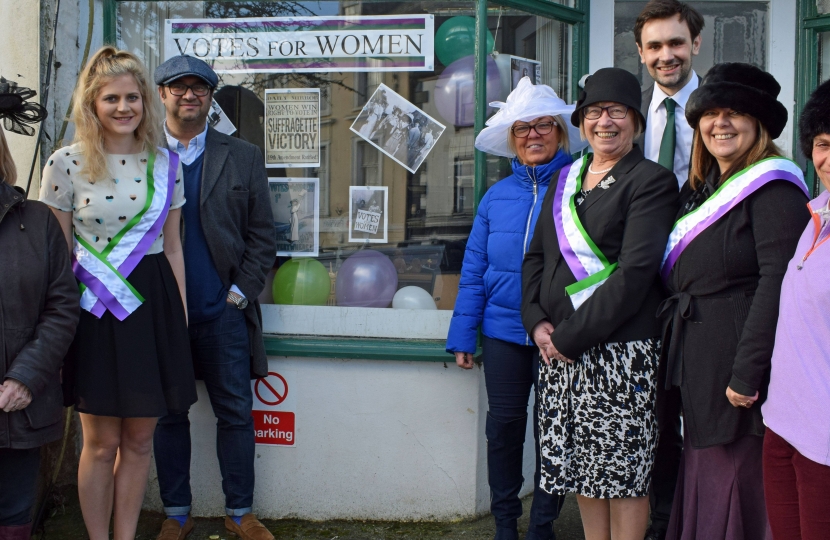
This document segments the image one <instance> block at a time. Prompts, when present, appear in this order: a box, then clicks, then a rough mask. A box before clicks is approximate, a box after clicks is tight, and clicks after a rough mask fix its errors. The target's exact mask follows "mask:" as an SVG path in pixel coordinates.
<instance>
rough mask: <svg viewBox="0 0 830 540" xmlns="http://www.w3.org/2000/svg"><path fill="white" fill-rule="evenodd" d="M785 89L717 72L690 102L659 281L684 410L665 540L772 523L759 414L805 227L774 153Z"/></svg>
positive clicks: (731, 67) (758, 529) (794, 176)
mask: <svg viewBox="0 0 830 540" xmlns="http://www.w3.org/2000/svg"><path fill="white" fill-rule="evenodd" d="M779 90H780V86H779V85H778V83H777V82H776V81H775V79H774V78H773V77H772V75H770V74H769V73H766V72H764V71H762V70H760V69H758V68H757V67H755V66H752V65H749V64H738V63H735V64H718V65H716V66H714V67H713V68H712V69H711V70H710V71H709V73H708V74H707V75H706V78H705V79H704V80H703V82H702V83H701V86H700V87H699V88H698V89H697V90H695V91H694V92H693V93H692V95H691V96H690V98H689V101H688V104H687V106H686V118H687V120H688V121H689V125H690V126H693V127H694V139H693V150H692V165H691V171H690V177H689V181H688V182H687V183H686V184H685V185H684V186H683V188H682V190H681V194H680V200H681V204H682V208H681V210H680V212H679V214H678V221H677V223H676V224H675V227H674V229H673V231H672V234H671V236H670V237H669V242H668V245H667V246H666V251H665V255H664V260H663V263H662V265H661V277H662V278H663V279H664V281H665V283H666V286H667V288H668V290H669V292H670V294H671V295H672V296H671V297H670V298H668V299H667V300H666V301H665V303H664V304H663V305H662V306H661V309H660V315H662V317H663V320H664V322H665V333H664V340H663V352H664V360H665V361H666V372H667V378H666V380H665V381H661V384H666V385H667V387H668V386H669V385H674V386H679V387H680V391H681V395H682V399H683V418H684V430H685V434H684V447H683V458H682V459H683V460H682V462H681V468H680V478H679V479H678V483H677V491H676V493H675V497H674V508H673V509H672V516H671V520H670V523H669V531H668V536H667V538H670V539H684V540H685V539H689V540H691V539H694V538H707V539H710V538H711V539H729V540H741V539H744V538H745V539H752V540H755V539H759V538H764V536H765V534H766V530H767V519H766V511H765V505H764V489H763V481H762V474H761V449H762V445H763V435H764V423H763V420H762V418H761V408H760V405H761V403H763V402H764V400H765V398H766V392H767V384H768V382H769V372H770V357H771V355H772V348H773V341H774V337H775V323H776V318H777V316H778V304H779V295H780V292H781V280H782V278H783V276H784V271H785V270H786V267H787V261H789V259H790V257H792V255H793V252H794V251H795V247H796V243H797V242H798V237H799V234H800V231H802V230H803V228H804V225H805V224H806V222H807V221H808V219H809V212H808V211H807V208H806V206H805V203H806V202H807V197H806V186H805V185H804V179H803V177H802V174H801V170H800V169H799V167H798V166H797V165H796V164H795V163H793V162H792V161H790V160H788V159H784V158H781V157H779V156H780V155H781V151H780V150H779V149H778V148H777V147H776V146H775V144H774V143H773V142H772V140H773V139H774V138H776V137H778V136H779V135H780V134H781V131H782V130H783V129H784V126H785V125H786V123H787V110H786V108H785V107H784V106H783V105H782V104H781V103H779V102H778V101H777V99H776V98H777V96H778V92H779Z"/></svg>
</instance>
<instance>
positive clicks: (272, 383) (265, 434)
mask: <svg viewBox="0 0 830 540" xmlns="http://www.w3.org/2000/svg"><path fill="white" fill-rule="evenodd" d="M293 379H294V378H293V377H292V375H291V374H290V372H288V371H285V370H284V369H283V368H278V367H277V365H276V363H275V362H269V367H268V376H267V377H264V378H262V379H256V380H254V381H251V388H252V390H253V394H254V406H253V410H252V411H251V416H253V417H254V440H255V442H256V444H262V445H270V446H294V444H295V443H296V438H295V434H296V424H295V416H294V406H295V402H296V399H295V393H296V392H295V391H296V388H293V387H292V381H293Z"/></svg>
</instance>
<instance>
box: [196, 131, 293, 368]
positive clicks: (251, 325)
mask: <svg viewBox="0 0 830 540" xmlns="http://www.w3.org/2000/svg"><path fill="white" fill-rule="evenodd" d="M199 205H200V210H199V213H200V215H201V220H202V231H203V232H204V234H205V238H206V239H207V243H208V248H209V249H210V254H211V257H212V258H213V263H214V264H215V265H216V270H217V271H218V272H219V277H220V278H221V279H222V283H223V284H224V285H225V287H227V288H230V286H231V285H236V286H237V287H239V289H240V290H241V291H242V294H244V295H245V297H246V298H247V299H248V307H247V308H246V309H245V318H246V319H247V322H248V338H249V341H250V353H251V377H252V378H256V377H264V376H266V375H267V374H268V361H267V359H266V356H265V345H264V344H263V342H262V313H261V311H260V308H259V302H258V301H257V299H256V298H257V296H259V293H260V292H262V289H263V287H264V285H265V276H266V274H267V273H268V271H269V270H271V268H273V266H274V259H275V258H276V254H277V240H276V233H275V229H274V217H273V214H272V213H271V203H270V197H269V188H268V177H267V175H266V173H265V161H264V160H263V158H262V153H261V152H260V151H259V148H257V147H256V146H254V145H253V144H251V143H247V142H245V141H242V140H239V139H236V138H234V137H229V136H228V135H225V134H223V133H220V132H218V131H216V130H215V129H213V128H211V127H209V128H208V133H207V138H206V139H205V160H204V166H203V171H202V192H201V196H200V197H199Z"/></svg>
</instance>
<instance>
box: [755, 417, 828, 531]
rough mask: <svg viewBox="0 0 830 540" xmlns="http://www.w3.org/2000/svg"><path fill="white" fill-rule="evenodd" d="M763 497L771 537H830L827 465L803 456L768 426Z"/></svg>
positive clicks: (765, 439) (765, 443) (765, 441)
mask: <svg viewBox="0 0 830 540" xmlns="http://www.w3.org/2000/svg"><path fill="white" fill-rule="evenodd" d="M764 496H765V498H766V502H767V516H769V524H770V528H771V529H772V536H773V538H776V539H777V538H786V539H787V540H827V539H830V466H827V465H822V464H821V463H816V462H815V461H812V460H810V459H808V458H806V457H804V456H803V455H801V453H800V452H799V451H798V450H796V449H795V448H794V447H793V446H792V445H790V443H788V442H787V441H785V440H784V439H783V438H781V437H779V436H778V435H777V434H776V433H775V432H774V431H772V430H771V429H769V428H767V433H766V435H765V436H764Z"/></svg>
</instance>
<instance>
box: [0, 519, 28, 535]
mask: <svg viewBox="0 0 830 540" xmlns="http://www.w3.org/2000/svg"><path fill="white" fill-rule="evenodd" d="M31 537H32V522H31V521H30V522H29V523H26V524H25V525H12V526H8V527H0V540H29V539H30V538H31Z"/></svg>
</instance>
